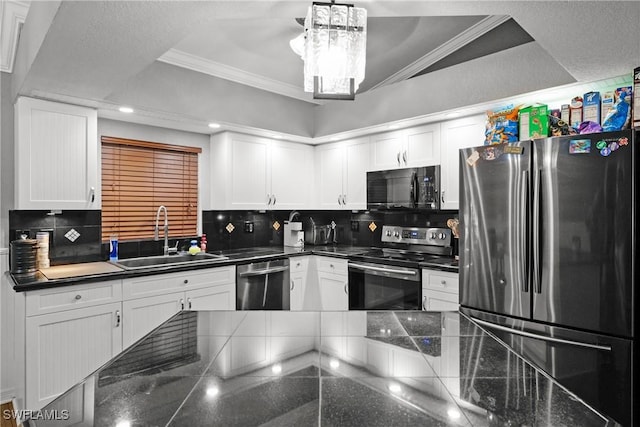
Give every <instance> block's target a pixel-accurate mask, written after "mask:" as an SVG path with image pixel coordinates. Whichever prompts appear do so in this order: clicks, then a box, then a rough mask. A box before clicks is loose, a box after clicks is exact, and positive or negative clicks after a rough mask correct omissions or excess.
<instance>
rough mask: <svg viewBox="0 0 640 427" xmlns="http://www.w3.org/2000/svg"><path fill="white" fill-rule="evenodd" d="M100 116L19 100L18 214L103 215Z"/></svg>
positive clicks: (64, 106) (65, 106)
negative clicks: (38, 211)
mask: <svg viewBox="0 0 640 427" xmlns="http://www.w3.org/2000/svg"><path fill="white" fill-rule="evenodd" d="M97 126H98V118H97V112H96V110H93V109H91V108H86V107H78V106H75V105H68V104H61V103H57V102H50V101H43V100H39V99H32V98H24V97H22V98H19V99H18V101H17V103H16V132H15V133H16V135H15V137H16V144H15V147H16V149H15V159H16V192H15V209H47V210H48V209H100V177H99V176H98V158H99V156H98V130H97Z"/></svg>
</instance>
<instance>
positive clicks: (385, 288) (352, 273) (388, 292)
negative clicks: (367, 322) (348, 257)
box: [348, 261, 422, 310]
mask: <svg viewBox="0 0 640 427" xmlns="http://www.w3.org/2000/svg"><path fill="white" fill-rule="evenodd" d="M348 266H349V310H420V308H421V307H420V300H421V294H422V281H421V275H420V269H419V268H408V267H398V266H395V265H385V264H377V263H366V262H356V261H351V262H349V264H348Z"/></svg>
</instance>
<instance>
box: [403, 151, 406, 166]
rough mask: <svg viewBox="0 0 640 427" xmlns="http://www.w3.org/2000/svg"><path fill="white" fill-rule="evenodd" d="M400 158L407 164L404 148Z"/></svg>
mask: <svg viewBox="0 0 640 427" xmlns="http://www.w3.org/2000/svg"><path fill="white" fill-rule="evenodd" d="M402 160H404V164H405V165H406V164H407V150H404V152H403V153H402Z"/></svg>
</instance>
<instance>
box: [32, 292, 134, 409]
mask: <svg viewBox="0 0 640 427" xmlns="http://www.w3.org/2000/svg"><path fill="white" fill-rule="evenodd" d="M120 310H121V303H120V302H115V303H109V304H102V305H96V306H92V307H83V308H77V309H73V310H66V311H60V312H54V313H49V314H42V315H39V316H30V317H27V318H26V325H25V335H26V345H25V364H26V367H25V368H26V369H25V371H26V378H25V386H26V390H25V395H26V396H25V399H26V402H25V406H24V407H25V408H29V409H38V408H42V407H43V406H45V405H46V404H48V403H49V402H50V401H52V400H53V399H54V398H56V397H57V396H58V395H59V394H60V393H62V392H64V391H66V390H67V389H68V388H70V387H71V386H73V385H74V384H76V383H77V382H79V381H80V380H82V379H83V378H84V377H86V376H87V375H89V374H90V373H91V372H93V371H94V370H96V369H97V368H99V367H100V366H101V365H102V364H104V363H105V362H107V361H109V359H111V358H112V357H113V356H115V355H117V354H118V353H119V352H120V351H121V350H122V329H123V328H122V321H121V319H122V317H121V313H120Z"/></svg>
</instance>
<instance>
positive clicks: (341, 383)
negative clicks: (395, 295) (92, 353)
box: [25, 311, 614, 427]
mask: <svg viewBox="0 0 640 427" xmlns="http://www.w3.org/2000/svg"><path fill="white" fill-rule="evenodd" d="M78 351H81V349H78ZM33 415H34V421H28V422H27V423H26V424H25V425H26V426H38V427H42V426H67V425H68V426H70V425H91V426H165V425H167V426H185V425H189V426H199V425H201V426H212V425H224V426H229V425H240V426H247V425H272V426H283V425H285V426H286V425H292V426H293V425H296V426H307V425H324V426H349V425H354V426H356V425H357V426H362V425H367V426H374V425H379V426H394V425H395V426H417V425H420V426H441V425H442V426H444V425H455V426H483V425H486V426H493V425H496V426H497V425H529V426H533V425H545V426H560V425H567V426H604V425H613V424H614V423H613V422H612V421H611V420H610V419H608V418H607V417H605V416H603V415H601V414H599V413H597V412H596V411H594V410H592V409H591V408H589V407H588V406H587V405H585V404H584V403H583V402H582V401H581V400H580V399H579V398H577V397H576V396H575V395H572V394H571V393H569V392H568V391H566V390H565V389H563V388H562V387H561V386H559V385H558V384H557V383H556V382H554V381H553V380H552V379H550V378H549V377H548V376H546V375H545V374H544V373H542V372H541V371H539V370H537V369H536V368H534V367H533V366H531V365H530V364H528V363H527V362H525V361H524V360H523V359H522V358H520V357H519V356H518V355H517V354H515V353H514V352H513V351H512V350H510V349H508V348H507V347H505V346H504V345H503V344H502V343H501V342H499V341H498V340H496V339H495V338H493V336H491V335H490V334H487V333H486V332H485V331H484V330H483V329H481V328H480V327H479V326H478V325H476V324H475V323H473V322H472V321H470V320H469V319H468V318H466V317H465V316H464V315H462V314H459V313H458V312H424V311H423V312H420V311H395V312H393V311H378V312H373V311H345V312H289V311H217V312H215V311H182V312H180V313H178V314H177V315H175V316H174V317H172V318H171V319H169V320H168V321H166V322H165V323H163V324H162V325H161V326H159V327H158V328H156V329H155V330H154V331H153V332H151V333H150V334H148V335H147V336H145V337H144V338H142V339H141V340H140V341H138V342H137V343H136V344H135V345H133V346H132V347H130V348H128V349H127V350H126V351H124V352H123V353H121V354H120V355H118V356H117V357H115V358H114V359H113V360H112V361H110V362H109V363H107V364H106V365H104V366H103V367H102V368H101V369H99V370H98V371H96V372H95V373H94V374H93V375H90V376H89V377H88V378H86V379H85V380H84V381H82V382H81V383H79V384H77V385H76V386H74V387H73V388H71V389H70V390H69V391H67V392H66V393H64V394H63V395H61V396H60V397H58V398H57V399H56V400H54V401H53V402H51V403H50V404H49V405H47V406H46V407H45V408H43V411H42V412H41V413H34V414H33ZM52 416H55V417H56V418H57V420H55V421H47V420H45V419H44V418H47V417H49V418H51V417H52Z"/></svg>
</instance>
